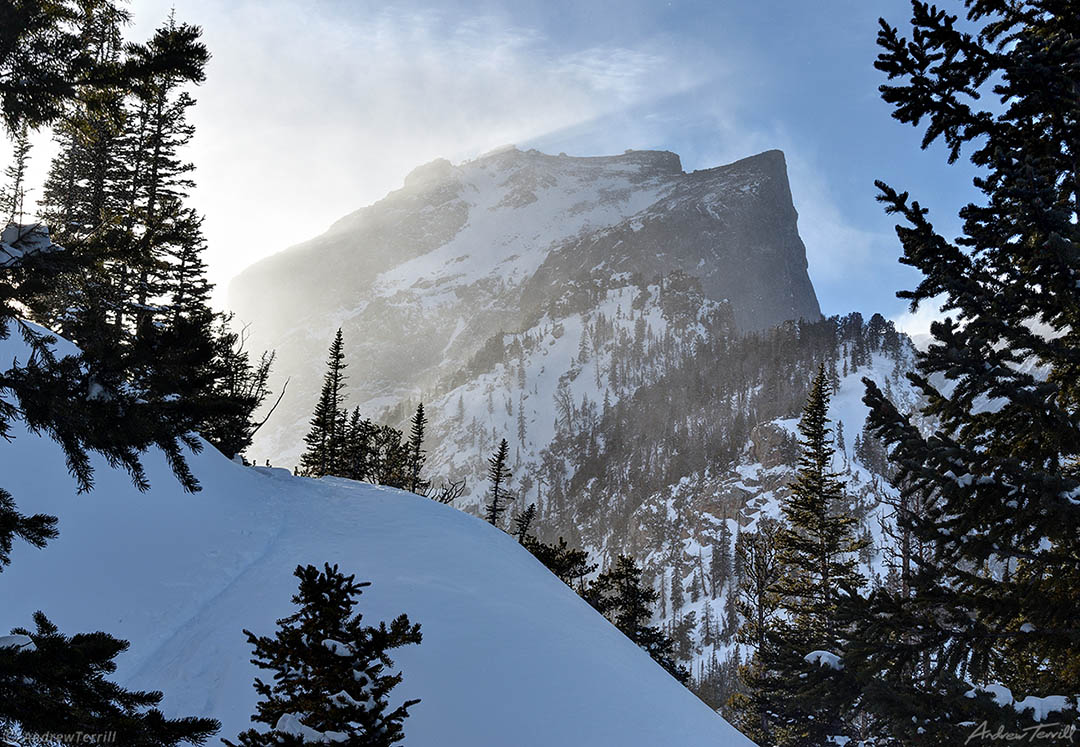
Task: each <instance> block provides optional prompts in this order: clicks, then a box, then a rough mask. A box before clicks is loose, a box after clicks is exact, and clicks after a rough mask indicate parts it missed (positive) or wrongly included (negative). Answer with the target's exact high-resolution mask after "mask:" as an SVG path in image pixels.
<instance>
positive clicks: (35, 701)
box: [0, 612, 221, 747]
mask: <svg viewBox="0 0 1080 747" xmlns="http://www.w3.org/2000/svg"><path fill="white" fill-rule="evenodd" d="M34 623H35V628H34V630H27V629H24V628H17V629H15V630H13V631H12V633H13V634H14V635H16V636H24V638H22V639H16V641H15V644H14V645H8V646H5V647H0V738H2V737H4V736H11V737H14V736H15V735H14V734H8V735H5V733H4V731H5V727H7V728H9V729H10V728H11V727H17V728H18V730H19V731H20V732H21V733H22V734H25V735H31V734H46V733H52V734H78V733H80V732H81V733H83V734H86V735H97V734H101V735H108V741H110V742H115V743H116V744H137V745H147V747H172V746H173V745H177V744H180V743H182V742H187V743H190V744H195V745H198V744H203V743H205V742H206V741H207V739H209V737H210V736H212V735H213V734H214V733H215V732H216V731H217V730H218V729H219V728H220V726H221V725H220V724H219V723H218V722H217V721H215V720H214V719H209V718H196V717H182V718H166V717H165V716H163V715H162V713H161V711H159V710H158V709H157V708H156V706H157V705H158V704H159V703H160V702H161V698H162V694H161V693H160V692H157V691H149V692H147V691H132V690H125V689H124V688H122V687H120V686H119V685H117V684H116V683H114V682H111V681H109V680H108V679H106V677H107V676H108V675H110V674H112V673H113V672H115V671H116V662H115V659H116V657H117V656H118V655H119V654H121V653H123V652H124V651H126V650H127V648H128V642H127V641H122V640H119V639H117V638H114V637H112V636H111V635H109V634H107V633H81V634H77V635H74V636H71V637H68V636H65V635H63V634H61V633H60V632H59V630H58V629H57V627H56V625H54V624H53V623H52V622H50V621H49V619H48V618H46V617H45V615H44V614H42V613H41V612H38V613H36V614H35V615H34Z"/></svg>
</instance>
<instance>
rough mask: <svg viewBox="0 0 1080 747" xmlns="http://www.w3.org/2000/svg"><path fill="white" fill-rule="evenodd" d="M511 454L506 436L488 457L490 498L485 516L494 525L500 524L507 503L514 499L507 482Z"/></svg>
mask: <svg viewBox="0 0 1080 747" xmlns="http://www.w3.org/2000/svg"><path fill="white" fill-rule="evenodd" d="M509 456H510V445H509V444H508V443H507V442H506V439H505V438H504V439H503V440H502V441H501V442H500V443H499V448H498V449H497V450H496V451H495V453H494V454H493V455H492V456H491V458H490V459H488V483H489V485H490V488H489V489H488V494H489V496H490V499H489V500H488V504H487V508H485V510H484V516H485V518H486V519H487V520H488V522H489V523H490V524H491V525H492V526H499V519H500V517H501V516H502V514H503V512H504V511H506V509H507V507H508V506H507V505H506V504H508V503H509V502H510V501H512V500H514V498H513V496H512V495H510V493H509V491H508V489H507V483H509V482H510V468H509V467H507V466H506V460H507V458H508V457H509Z"/></svg>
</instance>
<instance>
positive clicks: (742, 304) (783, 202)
mask: <svg viewBox="0 0 1080 747" xmlns="http://www.w3.org/2000/svg"><path fill="white" fill-rule="evenodd" d="M796 220H797V214H796V212H795V208H794V206H793V204H792V199H791V190H790V187H789V184H788V179H787V168H786V164H785V161H784V155H783V153H781V152H780V151H778V150H771V151H766V152H764V153H761V154H758V155H756V156H751V157H749V158H745V159H742V160H741V161H737V162H735V163H732V164H729V165H726V166H718V167H716V168H712V169H706V170H702V171H694V172H691V173H685V172H684V171H683V170H682V165H681V162H680V160H679V156H678V155H676V154H674V153H670V152H667V151H627V152H626V153H623V154H621V155H616V156H599V157H571V156H565V155H557V156H553V155H548V154H545V153H540V152H539V151H536V150H528V151H522V150H518V149H517V148H504V149H499V150H496V151H493V152H491V153H488V154H486V155H484V156H481V157H480V158H477V159H475V160H472V161H467V162H465V163H462V164H459V165H454V164H451V163H450V162H449V161H447V160H445V159H439V160H436V161H432V162H431V163H428V164H425V165H423V166H420V167H418V168H417V169H415V170H413V171H412V172H411V173H410V174H409V175H408V176H407V177H406V178H405V184H404V187H403V188H402V189H400V190H397V191H395V192H392V193H390V194H389V195H387V196H386V197H385V198H383V199H382V200H380V201H379V202H377V203H375V204H374V205H371V206H368V207H365V208H361V209H360V210H357V211H356V212H354V213H351V214H350V215H347V216H345V217H343V218H342V219H341V220H339V221H337V222H336V223H335V224H334V225H333V226H331V228H330V229H329V230H328V231H327V232H326V233H324V234H323V235H321V236H319V237H317V238H314V239H312V240H310V241H307V242H305V243H303V244H299V245H297V246H295V247H292V248H291V249H288V250H286V251H284V252H281V253H279V254H277V255H274V256H272V257H270V258H268V259H265V260H263V261H261V262H258V263H256V264H255V265H253V266H252V267H250V268H248V269H247V270H245V271H244V272H243V273H241V274H240V276H239V277H238V278H237V279H236V280H235V281H234V282H233V284H232V286H231V288H230V303H231V305H232V307H233V308H234V310H236V311H237V312H238V313H239V314H240V316H242V317H243V318H245V319H248V320H258V321H259V322H260V324H266V323H268V320H272V321H273V322H275V323H287V322H288V320H289V319H291V318H295V317H296V316H297V315H301V316H308V315H317V314H319V313H320V312H326V311H332V310H345V309H351V308H355V307H356V305H357V302H358V300H361V299H364V298H366V297H367V296H368V294H374V295H378V296H387V295H393V294H394V293H395V292H398V291H405V290H413V291H415V292H416V293H414V294H413V295H417V296H424V297H425V299H426V300H427V301H429V302H430V301H436V300H440V301H448V300H451V299H452V297H453V296H454V291H455V289H457V288H464V287H470V288H471V287H473V286H475V285H476V284H477V283H478V282H482V281H485V280H487V281H490V280H494V279H498V280H499V281H502V283H510V284H513V285H515V286H517V287H518V288H521V287H524V286H525V284H526V283H527V281H529V280H532V281H533V282H532V283H530V284H528V287H529V290H530V297H529V299H527V300H528V301H530V302H531V305H535V304H536V303H542V301H543V300H544V299H545V298H546V296H548V295H550V293H546V292H545V287H544V286H546V287H547V288H548V289H550V291H551V292H556V291H555V286H557V285H558V284H559V283H560V282H563V281H567V280H572V279H574V278H575V277H576V276H580V275H581V274H582V273H588V272H594V271H602V270H608V271H610V272H612V273H615V272H630V273H635V272H638V273H641V274H642V275H643V276H644V277H645V278H646V280H648V279H651V277H652V276H653V275H656V274H667V273H670V272H671V271H673V270H675V269H680V270H683V271H684V272H686V273H688V274H690V275H694V276H696V277H700V278H701V279H702V282H703V285H704V290H705V292H706V295H707V296H709V297H710V298H713V299H715V300H720V299H727V300H728V301H730V302H731V304H732V306H733V309H734V312H735V317H736V322H737V324H738V325H739V326H740V328H742V329H745V330H748V331H749V330H756V329H763V328H767V327H770V326H773V325H775V324H777V323H779V322H782V321H785V320H787V319H800V318H808V319H816V318H818V317H819V316H820V310H819V307H818V303H817V297H816V295H815V293H814V288H813V286H812V285H811V283H810V279H809V276H808V275H807V271H806V250H805V247H804V246H803V243H802V241H801V239H800V238H799V234H798V228H797V224H796ZM534 276H535V277H534ZM493 290H495V291H496V292H493V293H484V294H481V295H482V296H485V297H483V298H481V299H477V300H481V301H482V302H483V303H484V304H485V305H486V306H489V307H493V308H494V307H500V306H504V305H507V306H509V307H510V308H515V309H519V310H521V306H520V304H519V303H517V302H518V300H519V299H518V298H516V297H515V298H512V299H508V298H507V294H506V293H504V292H502V291H503V289H501V288H500V289H493ZM509 295H510V296H511V297H512V296H513V295H514V294H513V293H511V294H509ZM447 297H448V298H447ZM509 300H512V301H513V303H509V304H507V303H506V302H507V301H509ZM440 305H444V304H443V303H440ZM531 310H532V309H525V311H526V312H527V311H531Z"/></svg>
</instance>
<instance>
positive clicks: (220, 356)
mask: <svg viewBox="0 0 1080 747" xmlns="http://www.w3.org/2000/svg"><path fill="white" fill-rule="evenodd" d="M231 322H232V316H231V315H229V314H226V315H222V316H219V317H218V319H217V328H216V329H215V330H214V333H213V340H214V358H213V361H212V366H213V368H214V372H215V373H214V375H213V376H212V377H211V384H210V388H209V391H208V392H206V393H205V394H204V395H203V396H204V397H206V398H208V399H210V400H212V405H211V406H209V407H207V408H206V409H205V411H204V412H203V413H202V416H201V420H200V423H199V426H198V429H199V433H200V434H201V435H202V436H203V437H204V438H205V439H206V440H207V441H209V442H210V443H211V444H212V445H213V446H214V447H215V448H217V450H218V451H220V452H221V453H222V454H224V455H225V456H227V457H229V458H230V459H231V458H233V457H234V456H236V455H237V454H240V453H242V452H243V451H244V450H245V449H247V447H248V446H250V445H251V441H252V439H253V438H254V437H255V433H256V432H257V431H258V430H259V428H261V427H262V425H263V424H264V423H265V422H266V421H267V420H268V419H269V417H270V415H272V414H273V412H274V409H276V407H277V404H278V403H279V402H281V398H282V397H283V396H284V395H285V387H286V386H288V382H285V384H284V385H283V386H282V388H281V392H280V393H279V394H278V398H277V401H276V402H275V403H274V405H273V406H272V407H271V408H270V410H269V412H267V413H266V414H265V415H264V416H263V418H262V420H260V421H258V422H256V421H255V411H256V410H258V408H259V407H260V406H261V405H262V403H263V402H264V401H265V400H266V398H267V397H268V396H270V386H269V385H270V372H271V370H272V368H273V365H274V359H275V355H274V353H273V352H264V353H262V354H261V355H260V356H259V360H258V362H256V363H254V364H253V363H252V361H251V358H250V356H249V354H248V352H247V350H246V349H245V346H246V343H247V331H246V328H243V329H239V330H235V329H233V328H232V325H231Z"/></svg>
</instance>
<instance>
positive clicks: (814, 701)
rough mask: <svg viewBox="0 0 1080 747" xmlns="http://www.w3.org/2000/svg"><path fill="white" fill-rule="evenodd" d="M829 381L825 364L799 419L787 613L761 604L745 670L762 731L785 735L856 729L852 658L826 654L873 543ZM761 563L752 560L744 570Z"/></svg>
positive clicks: (821, 735) (784, 554)
mask: <svg viewBox="0 0 1080 747" xmlns="http://www.w3.org/2000/svg"><path fill="white" fill-rule="evenodd" d="M829 387H830V385H829V381H828V376H827V375H826V371H825V367H824V365H822V366H820V367H819V369H818V373H817V375H816V376H815V377H814V381H813V383H812V384H811V387H810V394H809V396H808V397H807V401H806V406H805V407H804V409H803V415H802V419H801V420H800V421H799V433H800V435H801V438H800V441H799V445H800V451H801V453H800V456H799V462H798V470H797V472H796V477H795V480H794V481H793V482H792V484H791V485H790V488H791V495H790V496H789V497H788V498H787V499H786V500H785V501H784V502H783V504H782V505H781V508H782V511H783V514H784V518H785V523H784V524H782V525H781V527H780V528H779V530H778V531H777V533H776V538H775V549H776V563H777V564H778V565H779V566H780V567H781V568H783V571H784V572H783V574H782V575H780V574H778V577H777V579H776V581H775V583H774V585H773V586H772V588H771V589H770V590H769V594H770V595H772V596H773V598H774V599H775V604H776V606H777V608H778V610H779V611H781V612H782V613H783V617H778V618H777V619H775V621H774V623H773V624H772V625H771V626H767V627H765V629H762V625H763V624H764V623H763V622H762V620H761V618H760V613H761V610H760V609H759V610H758V614H759V619H758V620H755V621H752V623H751V626H752V629H753V630H754V637H755V638H757V651H756V654H755V660H754V661H753V662H751V664H750V665H749V666H748V667H747V668H746V670H744V674H745V680H746V684H747V689H748V695H747V697H746V701H745V704H746V705H747V707H748V709H749V711H750V712H751V714H752V717H751V719H750V721H749V723H752V724H753V725H754V729H753V731H754V734H755V738H758V739H766V740H768V741H769V742H770V743H774V744H777V745H785V746H794V745H812V744H821V743H824V742H826V741H828V740H830V739H832V738H834V737H841V738H842V737H849V736H850V735H849V734H847V727H846V723H845V719H846V718H847V716H848V711H847V708H848V707H849V705H850V704H851V702H852V701H853V700H854V694H853V693H854V690H855V685H854V683H853V681H852V679H851V677H850V676H848V674H847V673H845V672H844V670H843V668H842V666H840V667H837V668H833V667H830V666H828V665H822V664H821V662H822V660H823V657H824V660H825V661H832V657H837V656H838V655H839V653H840V651H841V647H842V644H843V643H844V638H843V636H842V634H841V625H840V620H841V615H840V613H839V606H840V604H841V600H842V599H844V598H846V597H848V596H850V595H851V594H853V593H855V592H856V591H857V590H858V589H859V587H860V586H861V585H862V584H863V579H862V577H861V576H860V575H859V574H858V572H857V570H856V568H855V566H856V563H857V556H856V553H857V552H858V551H859V550H860V549H861V548H862V546H863V544H864V543H863V541H862V540H860V539H858V538H856V536H855V529H856V521H855V519H854V518H853V517H852V516H851V514H850V510H849V508H848V506H847V505H846V503H847V499H846V496H845V495H844V484H843V482H842V481H841V480H840V479H839V475H837V474H836V473H835V472H833V469H832V462H833V455H834V452H835V450H834V448H833V444H834V440H833V437H832V433H831V429H830V428H829V419H828V414H827V413H828V407H829V394H830V392H829ZM754 570H755V569H753V568H749V569H748V568H747V567H746V566H745V565H744V571H750V572H753V571H754ZM744 720H745V717H744Z"/></svg>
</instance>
